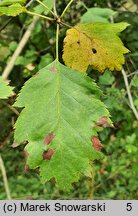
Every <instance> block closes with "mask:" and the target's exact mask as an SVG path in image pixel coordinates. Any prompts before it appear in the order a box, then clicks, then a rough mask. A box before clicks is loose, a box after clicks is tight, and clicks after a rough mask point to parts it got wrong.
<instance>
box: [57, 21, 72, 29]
mask: <svg viewBox="0 0 138 216" xmlns="http://www.w3.org/2000/svg"><path fill="white" fill-rule="evenodd" d="M60 24H61V25H63V26H66V27H67V28H73V26H70V25H68V24H66V23H64V22H62V21H60Z"/></svg>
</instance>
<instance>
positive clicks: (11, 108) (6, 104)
mask: <svg viewBox="0 0 138 216" xmlns="http://www.w3.org/2000/svg"><path fill="white" fill-rule="evenodd" d="M3 104H4V105H5V106H7V107H8V108H9V109H10V110H11V111H12V112H14V113H15V114H16V115H17V116H19V115H20V113H19V112H18V111H17V109H15V108H14V107H12V106H11V105H10V104H8V103H6V102H4V101H3Z"/></svg>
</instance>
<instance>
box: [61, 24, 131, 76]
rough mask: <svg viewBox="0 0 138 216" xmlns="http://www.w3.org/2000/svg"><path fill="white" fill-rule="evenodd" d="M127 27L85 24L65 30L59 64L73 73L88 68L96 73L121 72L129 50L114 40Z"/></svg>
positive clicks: (117, 39) (121, 25)
mask: <svg viewBox="0 0 138 216" xmlns="http://www.w3.org/2000/svg"><path fill="white" fill-rule="evenodd" d="M128 25H129V24H128V23H116V24H109V23H87V24H79V25H78V26H75V27H73V28H71V29H69V30H67V36H66V37H65V39H64V50H63V60H64V62H65V64H66V65H67V66H69V67H71V68H73V69H76V70H78V71H81V72H86V70H87V68H88V66H89V65H91V66H92V68H93V69H95V70H98V71H99V72H104V70H105V69H109V70H111V71H113V70H118V71H120V70H121V68H122V64H124V62H125V59H124V54H125V53H128V52H129V50H128V49H127V48H125V47H124V45H123V43H122V41H121V40H120V38H119V37H118V35H117V34H118V33H119V32H121V31H123V30H124V29H125V28H126V27H127V26H128Z"/></svg>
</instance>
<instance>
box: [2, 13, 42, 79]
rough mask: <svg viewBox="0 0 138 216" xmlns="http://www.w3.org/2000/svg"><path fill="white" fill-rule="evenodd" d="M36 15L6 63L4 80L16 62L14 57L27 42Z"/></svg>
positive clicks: (36, 19)
mask: <svg viewBox="0 0 138 216" xmlns="http://www.w3.org/2000/svg"><path fill="white" fill-rule="evenodd" d="M38 19H39V18H38V17H33V21H32V23H31V24H30V25H29V27H28V28H27V30H26V32H25V33H24V35H23V37H22V39H21V41H20V42H19V44H18V47H17V48H16V50H15V52H14V53H13V56H12V57H11V60H10V62H9V63H8V65H7V66H6V67H5V69H4V71H3V74H2V77H3V79H4V80H6V79H7V78H8V76H9V75H10V73H11V71H12V69H13V67H14V64H15V62H16V59H17V58H18V56H19V55H20V54H21V52H22V50H23V49H24V47H25V45H26V43H27V42H28V40H29V38H30V36H31V33H32V31H33V29H34V28H35V25H36V23H37V21H38Z"/></svg>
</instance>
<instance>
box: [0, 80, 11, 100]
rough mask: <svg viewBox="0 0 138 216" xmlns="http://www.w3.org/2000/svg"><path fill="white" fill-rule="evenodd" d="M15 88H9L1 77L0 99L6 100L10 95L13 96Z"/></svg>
mask: <svg viewBox="0 0 138 216" xmlns="http://www.w3.org/2000/svg"><path fill="white" fill-rule="evenodd" d="M12 90H13V88H12V87H10V86H8V83H7V82H5V81H3V79H2V77H0V99H6V98H8V97H9V96H10V95H13V91H12Z"/></svg>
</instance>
